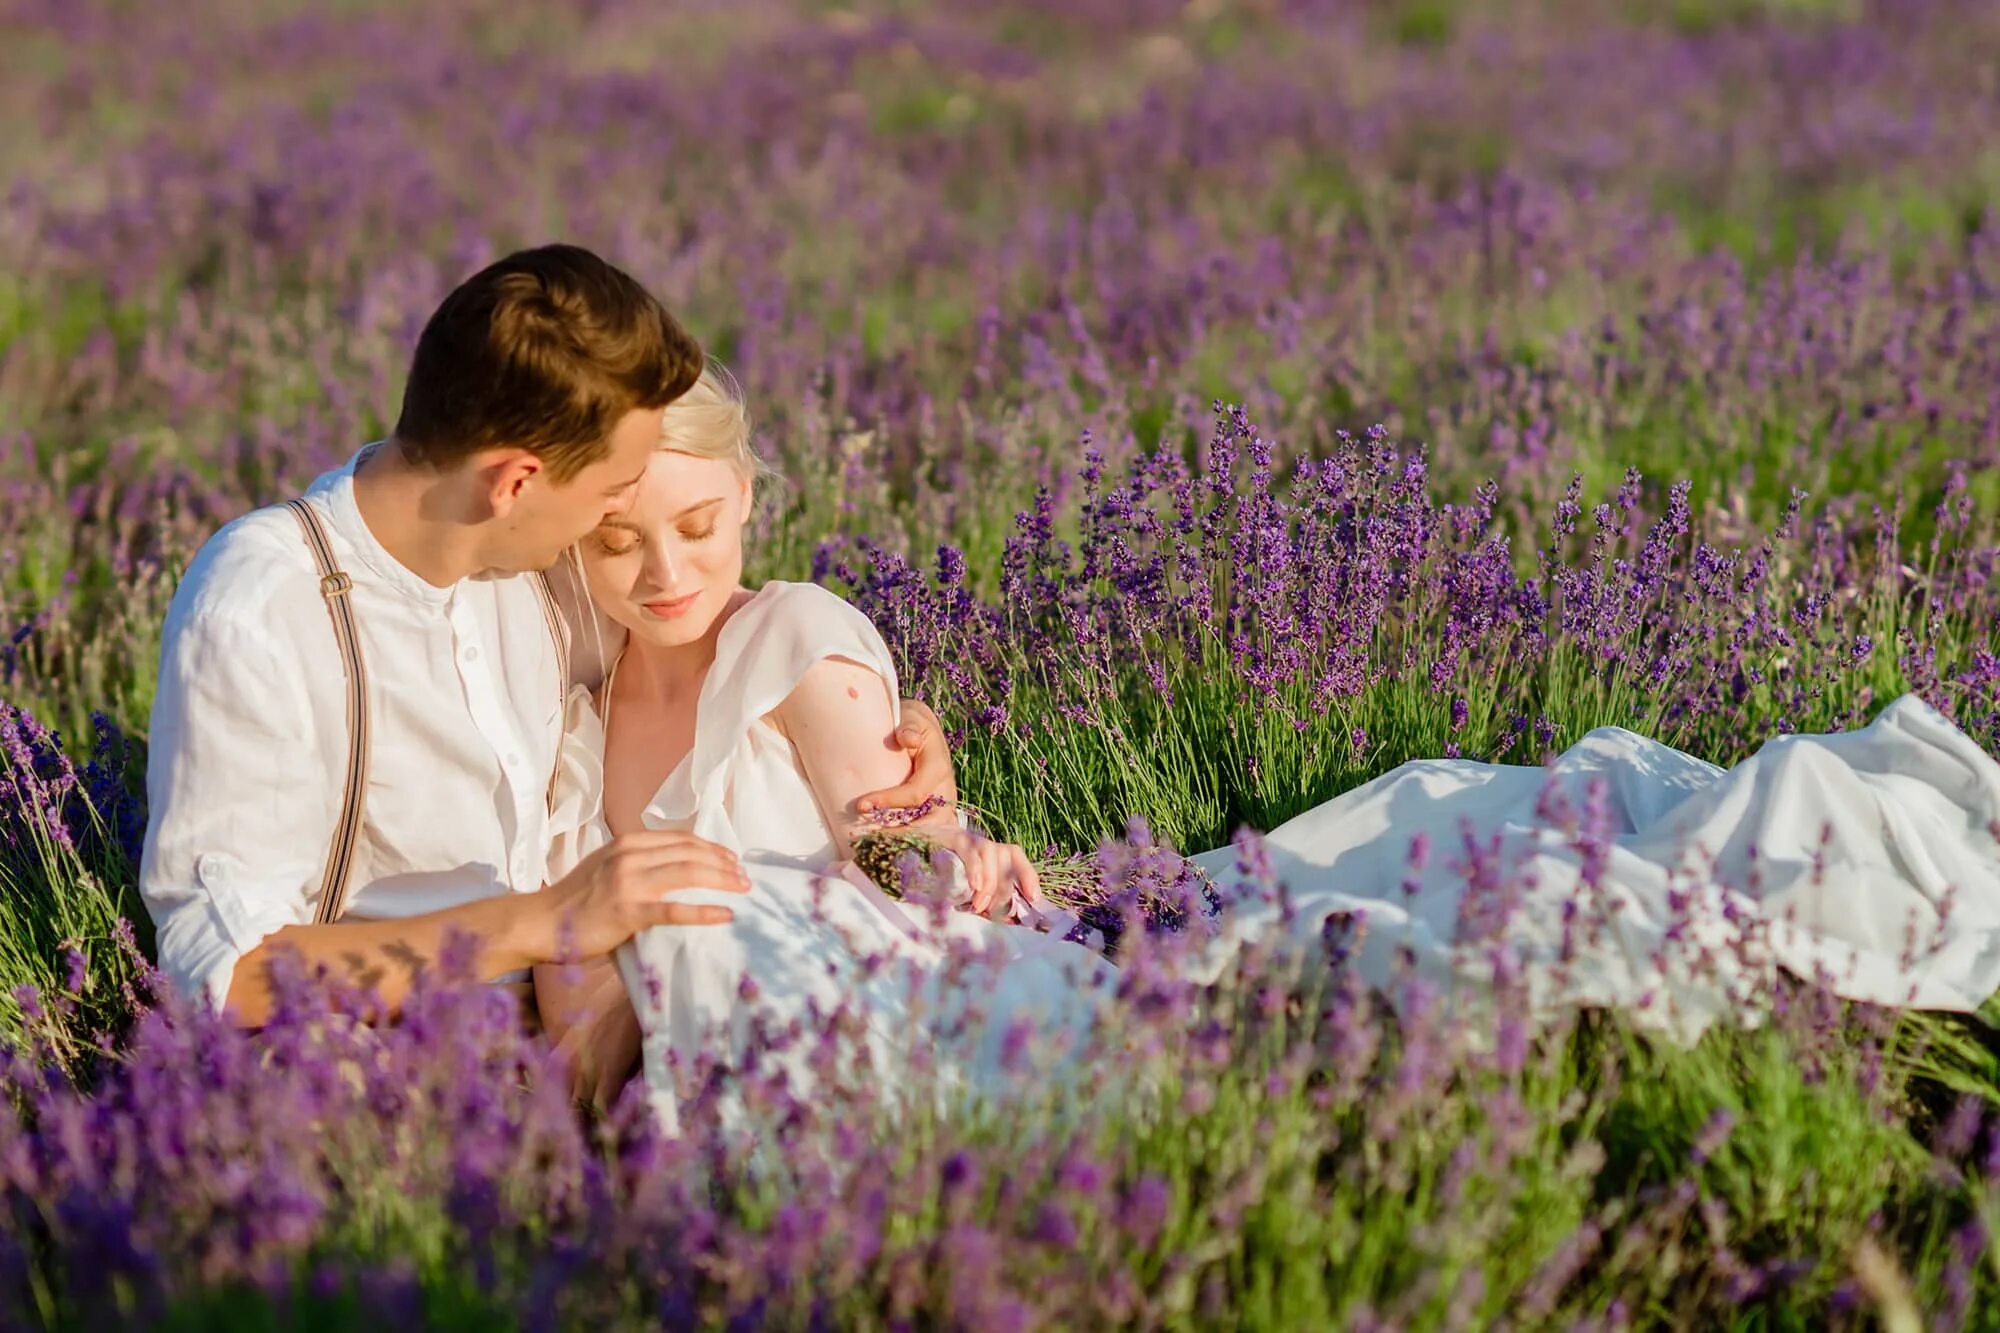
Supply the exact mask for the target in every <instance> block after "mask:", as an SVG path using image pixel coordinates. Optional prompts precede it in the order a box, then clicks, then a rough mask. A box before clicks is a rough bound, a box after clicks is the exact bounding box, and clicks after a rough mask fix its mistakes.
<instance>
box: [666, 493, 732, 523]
mask: <svg viewBox="0 0 2000 1333" xmlns="http://www.w3.org/2000/svg"><path fill="white" fill-rule="evenodd" d="M722 501H723V497H722V496H720V495H712V496H710V497H709V498H708V499H706V500H697V501H695V503H693V504H691V505H689V506H688V507H687V508H686V509H683V510H681V512H680V513H678V514H675V515H674V518H675V519H676V520H679V519H683V518H686V517H687V516H688V515H689V514H692V513H694V512H695V511H697V510H701V509H707V508H708V507H709V506H711V505H719V504H721V503H722Z"/></svg>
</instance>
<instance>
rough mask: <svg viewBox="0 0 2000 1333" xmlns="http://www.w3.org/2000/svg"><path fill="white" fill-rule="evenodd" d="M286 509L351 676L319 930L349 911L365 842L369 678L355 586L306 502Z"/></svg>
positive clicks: (318, 914)
mask: <svg viewBox="0 0 2000 1333" xmlns="http://www.w3.org/2000/svg"><path fill="white" fill-rule="evenodd" d="M285 507H286V508H287V509H290V510H291V511H292V517H294V518H296V519H297V520H298V521H299V529H300V530H301V531H302V532H303V533H304V534H305V539H306V546H307V547H308V548H309V549H310V550H311V551H312V557H313V564H315V565H316V566H318V567H319V595H320V597H321V598H323V599H324V600H325V602H326V611H327V615H328V616H330V617H331V618H332V620H333V641H334V644H335V645H336V646H337V647H338V648H339V649H340V665H341V668H342V670H343V671H344V672H345V673H346V676H347V783H346V787H345V788H344V790H343V791H342V794H341V799H340V821H339V823H337V824H335V825H334V829H333V844H332V845H331V846H330V847H328V848H327V852H326V873H325V875H324V876H323V877H322V880H321V883H320V890H319V908H318V911H317V912H316V913H315V916H314V919H315V920H316V921H317V922H318V923H319V924H320V925H326V924H327V923H328V922H332V921H337V920H339V919H340V914H341V912H342V911H343V910H344V909H345V908H346V906H347V881H348V878H349V877H350V876H351V875H352V874H353V871H354V854H355V850H356V848H357V847H358V846H359V844H360V841H361V815H362V807H363V805H364V804H365V802H366V798H367V795H368V673H367V670H366V668H365V666H364V664H363V662H362V660H361V635H360V633H359V632H358V631H357V628H356V626H355V622H354V606H353V604H352V602H351V601H350V600H349V598H348V593H349V592H350V591H351V590H352V589H353V587H354V581H353V580H352V579H350V578H348V577H347V575H346V574H345V573H344V572H342V570H341V569H340V568H339V567H338V566H337V565H335V563H334V560H333V543H332V542H331V541H329V540H328V539H327V535H326V526H325V524H323V523H322V522H321V521H320V517H319V515H318V514H316V513H314V512H313V509H312V506H311V505H308V504H307V503H306V502H305V501H304V500H287V501H286V502H285Z"/></svg>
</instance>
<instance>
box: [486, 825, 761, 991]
mask: <svg viewBox="0 0 2000 1333" xmlns="http://www.w3.org/2000/svg"><path fill="white" fill-rule="evenodd" d="M749 887H750V877H749V876H748V875H746V874H744V873H743V865H742V863H741V862H740V861H738V860H737V859H736V854H735V853H734V852H732V851H730V850H729V849H728V848H726V847H722V846H718V845H717V844H715V843H712V842H710V841H708V840H707V839H706V838H697V837H695V836H694V835H693V834H691V833H665V832H660V831H658V830H655V829H647V830H645V831H643V832H639V833H627V834H625V835H624V836H622V837H618V838H614V839H612V840H611V842H610V843H609V844H607V845H606V846H603V847H600V848H598V849H597V850H596V851H594V852H592V853H591V854H590V855H589V856H586V857H585V858H584V859H583V861H582V862H581V863H580V864H579V865H578V866H577V868H576V869H574V870H572V871H570V873H569V874H567V875H564V876H563V877H562V878H561V879H560V880H557V881H556V882H555V883H554V884H551V885H549V886H548V887H547V888H546V889H543V890H542V892H541V893H540V894H538V895H536V897H537V898H540V899H542V900H543V910H541V911H539V912H537V913H536V914H535V917H534V918H533V920H534V925H533V927H532V931H533V935H532V937H531V938H530V939H528V940H527V941H525V942H524V947H525V948H526V949H527V950H528V952H529V953H530V955H531V956H532V957H533V958H534V959H535V960H536V961H538V962H554V961H558V960H560V959H564V958H594V957H596V956H598V955H600V954H608V953H610V952H611V951H612V950H613V949H615V948H617V947H618V946H619V945H621V944H623V943H625V941H627V940H629V939H631V938H632V937H633V936H634V935H636V934H638V933H639V932H640V931H642V930H644V929H646V928H647V927H648V926H711V925H720V924H721V923H723V922H725V921H728V920H729V919H730V918H731V917H732V916H733V915H734V913H732V912H731V911H730V910H729V909H728V908H727V907H723V906H720V905H717V904H714V903H682V902H675V901H674V900H673V898H672V896H671V895H673V894H676V893H681V892H685V891H686V890H689V889H720V890H723V891H725V892H729V893H742V892H744V891H746V890H747V889H749Z"/></svg>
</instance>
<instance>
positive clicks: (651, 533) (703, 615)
mask: <svg viewBox="0 0 2000 1333" xmlns="http://www.w3.org/2000/svg"><path fill="white" fill-rule="evenodd" d="M749 519H750V483H749V482H748V481H746V480H745V479H744V478H743V477H741V476H739V475H738V474H737V471H736V469H735V468H734V467H732V466H730V464H729V463H728V462H726V461H724V460H722V459H719V458H699V457H696V456H695V455H693V454H681V453H673V452H671V451H669V450H665V449H662V450H660V451H659V452H657V453H655V454H654V455H653V457H652V459H651V460H650V461H649V462H648V463H647V464H646V472H645V475H644V476H642V477H641V478H640V479H639V485H638V487H637V489H636V492H635V494H634V495H633V497H632V507H631V508H630V509H627V510H626V511H625V512H624V513H622V514H618V515H616V516H614V517H611V518H607V519H605V520H604V522H603V523H601V524H599V525H598V528H597V531H595V532H593V533H592V534H591V535H590V536H588V537H586V538H584V539H583V567H584V577H585V580H586V581H587V582H588V583H589V585H590V595H591V597H592V598H593V599H595V600H596V602H597V604H598V605H599V606H601V607H603V608H604V611H605V613H606V614H607V615H609V616H610V617H611V618H612V619H613V620H616V621H617V622H618V623H619V624H621V625H623V626H625V628H626V629H628V630H630V631H631V632H632V634H633V635H634V636H635V637H637V638H640V639H643V640H645V641H646V642H647V643H650V644H654V645H656V646H658V647H663V648H668V647H675V646H678V645H680V644H686V643H693V642H695V641H697V640H699V639H700V638H701V637H702V636H703V635H705V634H707V633H708V631H709V629H710V628H711V627H712V626H713V625H714V624H715V622H716V618H717V617H718V616H720V615H721V614H722V613H723V611H724V610H725V609H726V608H727V607H728V605H729V599H730V596H731V595H732V594H733V593H734V592H735V591H736V589H737V588H738V587H740V586H741V585H742V582H743V528H744V525H745V524H746V523H748V522H749Z"/></svg>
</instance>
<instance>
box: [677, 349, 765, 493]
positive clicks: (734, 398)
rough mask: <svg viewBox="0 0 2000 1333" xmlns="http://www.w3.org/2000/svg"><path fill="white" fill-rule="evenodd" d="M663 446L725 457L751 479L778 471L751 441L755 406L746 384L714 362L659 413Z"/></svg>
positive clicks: (760, 479) (725, 459) (682, 451)
mask: <svg viewBox="0 0 2000 1333" xmlns="http://www.w3.org/2000/svg"><path fill="white" fill-rule="evenodd" d="M660 447H661V448H662V449H669V450H672V451H673V452H674V453H678V454H692V455H694V456H695V457H696V458H716V459H720V460H722V461H723V462H725V463H728V464H729V465H730V466H731V467H732V468H734V469H735V470H736V474H737V475H738V476H740V477H742V478H743V479H744V480H745V481H749V482H758V483H761V482H764V481H767V480H769V479H770V478H771V477H772V476H773V475H774V474H773V473H772V471H771V468H770V466H769V465H768V464H766V463H765V462H764V460H763V459H762V458H760V457H758V454H757V450H756V448H755V447H754V446H753V445H752V444H751V437H750V410H749V408H747V407H745V406H744V403H743V390H742V388H741V387H740V386H739V385H738V384H737V383H736V377H735V376H734V375H731V374H730V373H729V372H728V371H727V370H726V369H724V368H723V367H722V366H721V365H719V364H717V363H716V362H714V361H710V362H708V363H707V364H706V365H704V366H703V367H702V370H701V374H700V376H699V377H697V378H696V380H695V382H694V384H693V385H692V386H691V387H690V388H689V389H688V391H687V392H686V393H684V394H682V395H681V396H680V397H678V398H676V399H674V400H673V401H672V402H671V403H668V404H667V407H666V410H665V411H664V412H662V413H661V414H660Z"/></svg>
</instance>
